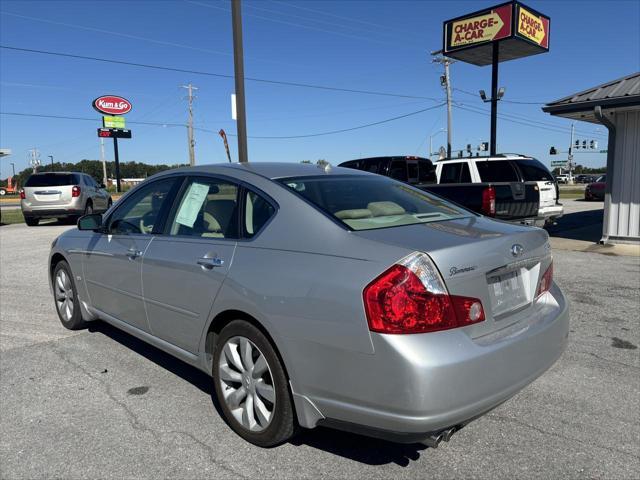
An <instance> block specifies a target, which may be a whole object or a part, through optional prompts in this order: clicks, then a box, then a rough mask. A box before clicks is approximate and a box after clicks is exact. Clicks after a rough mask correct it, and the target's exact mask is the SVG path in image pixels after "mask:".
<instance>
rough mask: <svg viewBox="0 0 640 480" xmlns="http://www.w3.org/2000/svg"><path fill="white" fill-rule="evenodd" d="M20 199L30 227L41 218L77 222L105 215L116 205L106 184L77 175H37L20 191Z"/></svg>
mask: <svg viewBox="0 0 640 480" xmlns="http://www.w3.org/2000/svg"><path fill="white" fill-rule="evenodd" d="M20 199H21V200H20V206H21V208H22V214H23V215H24V220H25V222H26V223H27V225H29V226H30V227H33V226H35V225H37V224H38V222H39V221H40V219H41V218H57V219H59V220H60V219H69V218H70V219H76V218H78V217H79V216H81V215H85V214H88V213H93V212H105V211H107V210H108V209H109V207H110V206H111V204H112V203H113V201H112V200H111V196H110V195H109V192H107V190H106V189H105V186H104V185H101V184H98V183H97V182H96V181H95V180H94V179H93V178H92V177H91V176H90V175H87V174H85V173H77V172H47V173H34V174H33V175H31V176H30V177H29V178H28V179H27V181H26V183H25V184H24V188H23V189H22V190H20Z"/></svg>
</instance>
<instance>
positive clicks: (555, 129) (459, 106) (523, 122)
mask: <svg viewBox="0 0 640 480" xmlns="http://www.w3.org/2000/svg"><path fill="white" fill-rule="evenodd" d="M462 105H464V104H460V103H459V102H458V103H456V104H454V108H457V109H459V110H465V111H467V112H471V113H476V114H479V115H484V116H489V115H490V114H489V113H487V112H486V111H485V110H481V109H478V108H476V107H470V106H462ZM498 117H499V118H500V119H502V120H504V121H505V122H511V123H517V124H519V125H524V126H527V127H533V128H539V129H542V130H548V131H550V132H555V133H568V132H569V131H570V129H566V128H564V127H561V126H546V125H548V124H542V125H537V124H538V123H541V122H535V121H533V120H531V121H529V120H515V119H512V118H509V117H505V116H504V114H498ZM533 122H535V123H533ZM588 135H592V136H600V137H603V136H604V135H602V134H599V133H594V132H591V133H589V134H588Z"/></svg>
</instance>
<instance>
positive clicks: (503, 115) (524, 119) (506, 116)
mask: <svg viewBox="0 0 640 480" xmlns="http://www.w3.org/2000/svg"><path fill="white" fill-rule="evenodd" d="M456 103H457V104H458V106H464V107H466V108H472V109H475V110H476V112H477V113H483V114H488V112H487V110H485V109H483V108H480V107H476V106H475V105H469V104H466V103H463V102H456ZM498 116H499V117H500V118H502V119H503V120H508V119H510V118H511V119H515V120H519V121H521V122H527V123H528V124H530V123H533V124H538V125H542V126H544V127H548V128H554V129H561V130H563V131H564V132H568V131H569V130H570V129H569V128H567V127H563V126H562V125H557V124H554V123H548V122H541V121H539V120H532V119H531V118H529V117H525V116H523V115H516V114H514V113H505V112H502V113H499V114H498ZM576 132H579V133H581V134H582V135H595V136H600V137H606V135H604V134H601V133H597V132H588V131H586V130H576Z"/></svg>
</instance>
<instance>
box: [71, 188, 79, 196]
mask: <svg viewBox="0 0 640 480" xmlns="http://www.w3.org/2000/svg"><path fill="white" fill-rule="evenodd" d="M71 196H72V197H79V196H80V187H79V186H77V185H74V186H73V188H72V189H71Z"/></svg>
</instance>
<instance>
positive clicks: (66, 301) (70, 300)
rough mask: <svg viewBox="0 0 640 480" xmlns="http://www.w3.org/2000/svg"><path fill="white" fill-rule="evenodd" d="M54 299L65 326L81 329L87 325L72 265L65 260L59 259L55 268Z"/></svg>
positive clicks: (61, 321)
mask: <svg viewBox="0 0 640 480" xmlns="http://www.w3.org/2000/svg"><path fill="white" fill-rule="evenodd" d="M53 300H54V303H55V307H56V312H58V318H59V319H60V323H62V325H63V326H64V327H65V328H68V329H69V330H79V329H81V328H85V327H86V322H85V321H84V320H83V319H82V313H81V312H80V301H79V300H78V291H77V289H76V284H75V282H74V281H73V274H72V273H71V267H69V264H68V263H67V262H66V261H64V260H61V261H59V262H58V263H57V264H56V267H55V268H54V269H53Z"/></svg>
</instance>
